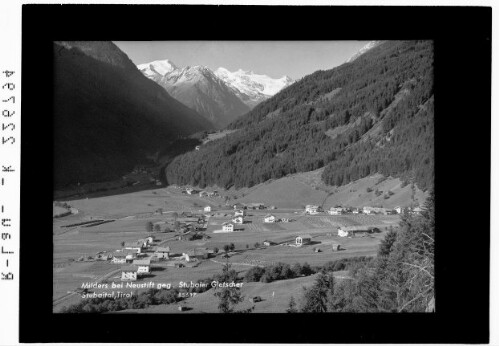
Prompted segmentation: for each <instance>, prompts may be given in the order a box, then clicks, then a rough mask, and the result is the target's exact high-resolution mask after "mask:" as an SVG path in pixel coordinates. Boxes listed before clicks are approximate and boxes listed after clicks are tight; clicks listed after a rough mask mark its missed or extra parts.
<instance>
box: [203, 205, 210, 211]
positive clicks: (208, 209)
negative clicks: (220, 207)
mask: <svg viewBox="0 0 499 346" xmlns="http://www.w3.org/2000/svg"><path fill="white" fill-rule="evenodd" d="M203 210H204V211H205V213H210V212H211V206H209V205H207V206H206V207H204V209H203Z"/></svg>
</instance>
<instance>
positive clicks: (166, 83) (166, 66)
mask: <svg viewBox="0 0 499 346" xmlns="http://www.w3.org/2000/svg"><path fill="white" fill-rule="evenodd" d="M137 67H138V69H139V70H140V71H141V72H142V73H143V74H144V75H145V76H146V77H148V78H149V79H151V80H153V81H155V82H156V83H158V84H159V85H161V86H162V87H163V88H164V89H165V90H166V91H168V93H169V94H170V95H171V96H173V97H174V98H176V99H177V100H179V101H180V102H182V103H183V104H185V105H186V106H188V107H191V108H193V109H195V110H196V111H197V112H198V113H199V114H201V115H203V116H204V117H205V118H206V119H208V120H210V121H211V122H212V123H213V124H214V126H215V127H217V128H222V127H225V126H226V125H227V124H229V123H230V122H232V121H233V120H235V119H236V118H237V117H239V116H241V115H242V114H245V113H247V112H249V111H250V110H251V109H252V108H253V107H254V106H256V105H257V104H258V103H260V102H262V101H264V100H266V99H268V98H270V97H272V96H273V95H275V94H276V93H278V92H279V91H280V90H282V89H283V88H285V87H286V86H288V85H290V84H291V83H293V80H292V79H291V78H289V77H287V76H284V77H282V78H279V79H273V78H271V77H269V76H266V75H259V74H255V73H254V72H252V71H249V72H248V71H243V70H238V71H236V72H230V71H229V70H227V69H225V68H222V67H220V68H218V69H217V70H216V71H212V70H211V69H209V68H208V67H205V66H199V65H198V66H192V67H191V66H187V67H183V68H179V67H177V66H176V65H175V64H174V63H173V62H171V61H170V60H158V61H153V62H150V63H145V64H140V65H137Z"/></svg>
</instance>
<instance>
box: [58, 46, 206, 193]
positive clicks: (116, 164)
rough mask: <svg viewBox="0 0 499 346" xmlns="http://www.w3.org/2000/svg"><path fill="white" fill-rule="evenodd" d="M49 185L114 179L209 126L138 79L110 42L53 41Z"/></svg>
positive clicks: (187, 109) (61, 185)
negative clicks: (52, 118)
mask: <svg viewBox="0 0 499 346" xmlns="http://www.w3.org/2000/svg"><path fill="white" fill-rule="evenodd" d="M53 104H54V157H55V160H54V165H55V167H54V171H55V175H54V183H55V187H63V186H65V185H68V184H76V183H78V182H79V183H85V182H95V181H103V180H109V179H116V178H119V177H121V175H123V174H124V173H125V172H128V171H129V170H130V169H131V168H133V166H134V165H135V164H137V163H138V162H140V161H142V160H144V157H145V156H146V155H147V154H150V153H154V152H156V151H158V150H160V149H161V148H163V147H164V146H165V145H167V144H168V143H169V142H171V141H173V140H174V139H175V138H177V137H178V136H184V135H188V134H190V133H193V132H196V131H201V130H205V129H209V128H210V127H211V124H210V123H209V122H208V121H206V120H205V119H204V118H202V117H201V116H200V115H199V114H197V113H196V112H195V111H193V110H191V109H189V108H187V107H186V106H184V105H183V104H181V103H180V102H178V101H176V100H175V99H174V98H172V97H171V96H169V95H168V94H167V93H166V92H165V90H164V89H162V88H161V87H159V86H158V85H157V84H155V83H154V82H152V81H150V80H148V79H147V78H145V77H144V76H143V75H142V74H141V73H140V71H138V69H137V68H136V67H135V65H134V64H133V63H132V61H131V60H130V59H129V58H128V57H127V56H126V54H124V53H123V52H122V51H121V50H120V49H119V48H118V47H117V46H115V45H114V44H113V43H111V42H75V41H67V42H55V43H54V103H53Z"/></svg>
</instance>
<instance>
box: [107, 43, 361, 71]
mask: <svg viewBox="0 0 499 346" xmlns="http://www.w3.org/2000/svg"><path fill="white" fill-rule="evenodd" d="M114 43H115V44H116V45H117V46H118V47H119V48H120V49H121V50H123V51H124V52H125V53H126V54H127V55H128V57H129V58H130V59H132V61H133V62H134V63H135V64H137V65H138V64H143V63H146V62H151V61H154V60H165V59H169V60H170V61H171V62H173V63H174V64H175V65H177V66H178V67H185V66H194V65H204V66H207V67H209V68H211V69H212V70H215V69H217V68H218V67H225V68H226V69H228V70H230V71H232V72H233V71H235V70H238V69H243V70H245V71H253V72H255V73H258V74H266V75H268V76H271V77H273V78H280V77H282V76H284V75H287V76H289V77H291V78H293V79H298V78H301V77H303V76H305V75H307V74H310V73H312V72H314V71H317V70H327V69H331V68H333V67H335V66H338V65H340V64H342V63H344V62H345V60H347V59H348V58H350V57H351V56H352V55H354V54H355V53H356V52H357V51H358V50H359V49H360V48H362V47H363V46H364V45H366V44H367V43H368V41H114Z"/></svg>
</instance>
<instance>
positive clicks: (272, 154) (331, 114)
mask: <svg viewBox="0 0 499 346" xmlns="http://www.w3.org/2000/svg"><path fill="white" fill-rule="evenodd" d="M229 128H230V129H238V131H237V132H235V133H233V134H229V135H227V136H226V137H224V138H223V139H220V140H217V141H213V142H210V143H208V144H207V145H205V146H203V147H202V148H201V150H199V151H196V152H189V153H187V154H185V155H182V156H180V157H178V158H176V159H175V160H174V161H173V162H172V163H171V164H170V165H169V166H168V167H167V169H166V175H167V180H168V182H170V183H176V184H186V183H188V184H193V185H201V186H204V185H212V184H216V185H218V186H223V187H230V186H235V187H236V188H239V187H243V186H253V185H255V184H258V183H261V182H264V181H267V180H269V179H276V178H280V177H283V176H286V175H287V174H293V173H297V172H307V171H312V170H316V169H318V168H321V167H324V171H323V173H322V179H323V180H324V182H326V183H327V184H329V185H337V186H339V185H344V184H347V183H349V182H351V181H355V180H357V179H360V178H363V177H367V176H370V175H373V174H375V173H381V174H383V175H385V176H393V177H399V178H401V179H402V180H403V181H414V182H415V183H416V184H417V186H418V187H419V188H421V189H422V190H426V189H428V188H430V187H431V186H432V185H433V160H434V153H433V143H434V137H433V136H434V135H433V45H432V42H431V41H387V42H383V43H381V44H379V45H378V46H376V47H374V48H372V49H369V50H368V51H367V52H365V53H364V54H362V55H360V56H359V57H357V58H356V59H355V60H354V61H352V62H351V63H346V64H343V65H341V66H338V67H336V68H334V69H332V70H328V71H317V72H315V73H313V74H311V75H309V76H306V77H304V78H302V79H301V80H300V81H299V82H296V83H294V84H292V85H290V86H289V87H287V88H285V89H284V90H282V91H281V92H279V93H278V94H276V95H275V96H274V97H272V98H270V99H268V100H267V101H265V102H262V103H261V104H259V105H257V106H256V107H255V108H254V109H253V110H252V111H251V112H249V113H248V114H247V115H246V116H244V117H241V118H238V119H237V120H236V121H234V122H233V123H231V124H230V126H229Z"/></svg>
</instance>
